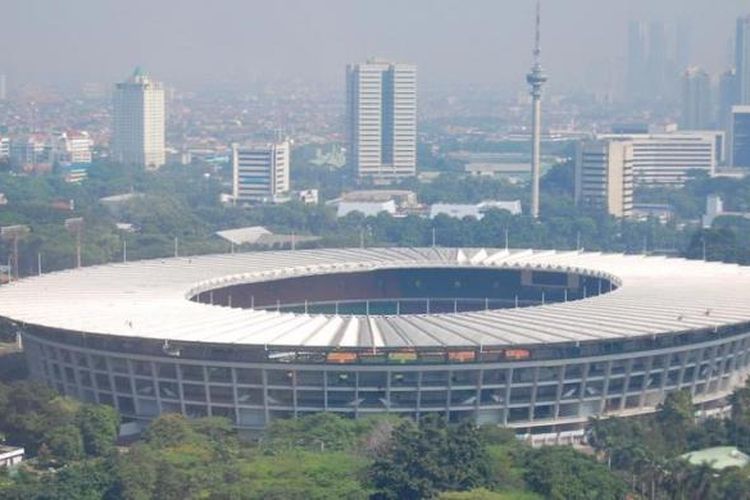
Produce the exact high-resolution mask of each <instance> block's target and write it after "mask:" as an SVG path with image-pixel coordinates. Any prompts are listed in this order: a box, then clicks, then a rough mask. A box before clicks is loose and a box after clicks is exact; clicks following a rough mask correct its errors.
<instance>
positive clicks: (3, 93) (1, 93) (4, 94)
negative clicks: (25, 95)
mask: <svg viewBox="0 0 750 500" xmlns="http://www.w3.org/2000/svg"><path fill="white" fill-rule="evenodd" d="M7 98H8V80H7V79H6V78H5V74H0V101H4V100H5V99H7Z"/></svg>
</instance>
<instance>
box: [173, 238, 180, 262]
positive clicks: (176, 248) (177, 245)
mask: <svg viewBox="0 0 750 500" xmlns="http://www.w3.org/2000/svg"><path fill="white" fill-rule="evenodd" d="M174 256H175V258H177V257H179V256H180V240H179V239H178V238H177V236H175V237H174Z"/></svg>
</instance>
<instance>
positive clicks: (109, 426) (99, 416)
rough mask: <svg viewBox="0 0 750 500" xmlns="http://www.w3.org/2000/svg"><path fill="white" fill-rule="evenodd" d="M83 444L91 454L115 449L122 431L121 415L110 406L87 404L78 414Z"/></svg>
mask: <svg viewBox="0 0 750 500" xmlns="http://www.w3.org/2000/svg"><path fill="white" fill-rule="evenodd" d="M76 420H77V422H78V426H79V428H80V429H81V436H83V446H84V449H85V450H86V453H88V454H89V455H91V456H97V457H100V456H104V455H106V454H108V453H110V452H111V451H112V450H114V447H115V442H116V441H117V436H118V434H119V431H120V416H119V415H118V413H117V411H115V410H114V409H113V408H112V407H110V406H105V405H85V406H82V407H81V409H80V410H79V411H78V415H77V416H76Z"/></svg>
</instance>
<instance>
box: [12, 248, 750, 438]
mask: <svg viewBox="0 0 750 500" xmlns="http://www.w3.org/2000/svg"><path fill="white" fill-rule="evenodd" d="M748 290H750V269H748V268H742V267H739V266H736V265H729V264H719V263H706V262H700V261H687V260H683V259H668V258H664V257H646V256H638V255H615V254H598V253H586V252H556V251H534V250H505V249H442V248H421V249H419V248H418V249H408V248H391V249H386V248H373V249H329V250H309V251H286V252H262V253H244V254H234V255H215V256H203V257H192V258H187V257H186V258H175V259H165V260H153V261H141V262H134V263H129V264H112V265H106V266H96V267H89V268H83V269H79V270H72V271H64V272H59V273H52V274H48V275H44V276H40V277H34V278H28V279H25V280H22V281H19V282H16V283H13V284H11V285H8V286H4V287H2V288H0V316H2V317H3V318H5V319H6V320H9V321H12V322H13V323H15V324H16V325H18V327H19V329H20V331H21V334H22V338H23V343H24V348H25V351H26V353H27V359H28V363H29V366H30V371H31V374H32V376H33V377H34V378H35V379H38V380H41V381H44V382H46V383H47V384H49V385H50V386H52V387H55V388H56V389H57V390H58V391H60V392H61V393H64V394H67V395H70V396H73V397H76V398H80V399H82V400H84V401H90V402H98V403H104V404H110V405H113V406H115V407H116V408H117V409H118V410H119V411H120V412H121V414H122V415H123V416H124V417H125V418H132V419H135V420H137V421H142V422H147V421H148V420H149V419H152V418H153V417H155V416H157V415H159V414H161V413H166V412H178V413H183V414H186V415H189V416H195V417H198V416H206V415H213V416H217V415H218V416H224V417H227V418H229V419H231V420H232V421H233V422H234V423H235V425H236V426H237V427H239V428H241V429H259V428H263V427H264V426H265V425H267V424H268V422H270V421H271V420H273V419H275V418H286V417H293V416H300V415H304V414H308V413H312V412H320V411H328V412H334V413H338V414H341V415H344V416H347V417H352V418H360V417H365V416H368V415H374V414H382V413H395V414H400V415H406V416H411V417H415V418H419V416H420V415H424V414H426V413H440V414H442V415H444V416H445V417H446V418H448V419H449V420H451V421H458V420H462V419H471V420H474V421H476V422H478V423H480V424H500V425H505V426H509V427H513V428H515V429H517V431H518V432H519V433H529V434H539V435H561V434H565V433H569V432H578V431H580V429H581V428H582V427H583V426H584V425H585V423H586V421H587V420H588V419H589V418H590V417H592V416H600V415H637V414H643V413H648V412H653V411H655V409H656V408H657V406H658V404H659V403H660V402H662V401H663V399H664V397H665V395H666V394H667V393H669V392H670V391H675V390H678V389H686V390H689V391H690V392H691V393H692V395H693V398H694V401H695V402H696V403H697V404H698V405H700V406H701V407H702V408H703V409H705V410H712V409H717V408H721V407H723V406H725V404H726V397H727V396H728V395H729V394H730V393H731V391H732V390H733V389H734V388H735V387H737V386H738V385H740V384H742V383H744V380H745V378H746V375H747V373H748V362H750V296H749V295H748V293H747V291H748Z"/></svg>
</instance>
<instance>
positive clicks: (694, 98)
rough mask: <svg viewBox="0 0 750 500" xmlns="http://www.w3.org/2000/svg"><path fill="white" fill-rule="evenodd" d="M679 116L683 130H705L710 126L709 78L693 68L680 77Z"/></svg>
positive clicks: (701, 71) (700, 70) (698, 69)
mask: <svg viewBox="0 0 750 500" xmlns="http://www.w3.org/2000/svg"><path fill="white" fill-rule="evenodd" d="M681 115H682V116H681V119H680V128H682V129H683V130H705V129H707V128H709V126H710V124H711V78H710V77H709V76H708V73H706V72H705V71H704V70H702V69H700V68H697V67H695V66H693V67H690V68H688V69H687V70H686V71H685V72H684V73H683V75H682V113H681Z"/></svg>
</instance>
